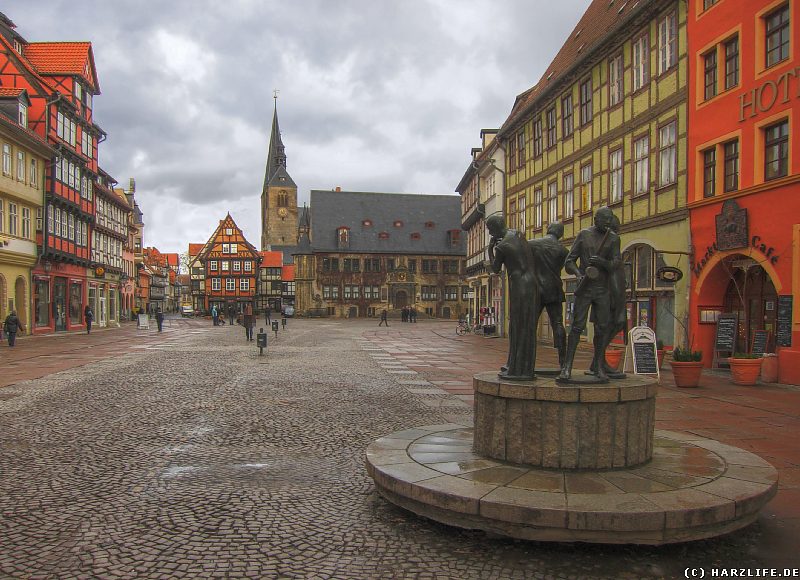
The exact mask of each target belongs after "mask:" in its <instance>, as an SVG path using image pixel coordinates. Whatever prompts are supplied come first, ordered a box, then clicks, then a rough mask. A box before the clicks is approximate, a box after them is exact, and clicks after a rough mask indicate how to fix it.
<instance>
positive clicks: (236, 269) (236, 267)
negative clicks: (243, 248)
mask: <svg viewBox="0 0 800 580" xmlns="http://www.w3.org/2000/svg"><path fill="white" fill-rule="evenodd" d="M233 271H234V272H241V271H242V263H241V262H240V261H239V260H235V261H234V262H233Z"/></svg>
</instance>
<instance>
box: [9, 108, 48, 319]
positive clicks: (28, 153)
mask: <svg viewBox="0 0 800 580" xmlns="http://www.w3.org/2000/svg"><path fill="white" fill-rule="evenodd" d="M20 118H21V117H20ZM0 150H1V151H0V153H1V154H2V165H0V168H1V169H2V170H1V171H0V319H2V320H5V318H6V316H8V314H9V313H10V312H11V311H12V310H15V311H16V312H17V315H18V316H19V318H20V320H21V321H22V323H23V324H24V325H25V332H24V333H22V334H30V332H31V328H32V327H33V324H32V322H34V317H35V312H34V311H33V308H34V305H33V304H32V294H31V288H32V280H31V268H32V267H33V266H34V265H35V264H36V260H37V257H38V252H37V245H36V232H37V230H38V229H41V224H40V220H41V211H42V200H43V199H44V171H45V166H46V164H47V163H48V161H49V159H50V157H51V155H52V150H51V149H50V147H49V146H48V145H47V144H46V143H44V142H43V141H42V140H41V139H40V138H39V137H38V136H37V135H35V134H34V133H32V132H31V131H28V130H27V129H26V128H25V127H24V125H19V120H18V119H11V118H9V117H7V116H6V115H4V114H2V112H0Z"/></svg>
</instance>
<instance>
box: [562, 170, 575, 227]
mask: <svg viewBox="0 0 800 580" xmlns="http://www.w3.org/2000/svg"><path fill="white" fill-rule="evenodd" d="M574 204H575V177H574V176H573V175H572V174H571V173H566V174H565V175H564V202H563V206H564V219H565V220H567V219H569V218H571V217H572V215H573V214H574V213H575V205H574Z"/></svg>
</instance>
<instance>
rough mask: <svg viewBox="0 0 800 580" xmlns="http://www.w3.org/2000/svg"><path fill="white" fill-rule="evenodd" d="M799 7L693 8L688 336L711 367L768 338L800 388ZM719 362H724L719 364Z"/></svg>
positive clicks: (748, 2) (756, 1)
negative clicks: (732, 323)
mask: <svg viewBox="0 0 800 580" xmlns="http://www.w3.org/2000/svg"><path fill="white" fill-rule="evenodd" d="M799 16H800V0H779V1H773V0H690V3H689V14H688V39H689V58H690V59H691V60H690V63H691V67H690V70H691V71H692V72H691V73H690V76H689V147H688V157H689V158H688V169H689V171H688V175H689V208H690V223H691V240H692V242H691V243H692V248H691V250H692V254H693V256H692V258H693V260H692V264H691V272H690V273H689V275H690V276H691V290H690V298H689V302H690V309H689V312H690V314H689V329H688V330H689V335H690V341H691V342H693V343H694V344H693V346H694V348H695V349H702V350H703V352H704V361H705V362H706V365H707V366H711V365H712V363H716V362H718V361H719V359H720V358H723V359H724V357H725V356H727V355H728V354H730V353H727V352H721V351H717V352H715V346H717V344H718V341H717V340H716V333H717V327H718V326H717V320H718V318H719V317H720V316H721V315H727V316H730V315H736V318H737V321H736V332H735V347H734V350H735V351H737V352H750V351H751V350H752V349H753V340H754V338H755V337H756V336H757V333H759V332H760V333H761V336H764V332H766V336H767V341H766V351H767V352H775V353H777V355H778V363H779V380H780V382H784V383H793V384H800V131H798V129H800V127H798V126H797V124H798V123H800V43H798V40H800V28H798V22H797V19H798V17H799ZM715 354H716V356H715Z"/></svg>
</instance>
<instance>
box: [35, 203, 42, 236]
mask: <svg viewBox="0 0 800 580" xmlns="http://www.w3.org/2000/svg"><path fill="white" fill-rule="evenodd" d="M36 231H37V232H40V231H42V208H40V207H37V208H36Z"/></svg>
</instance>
